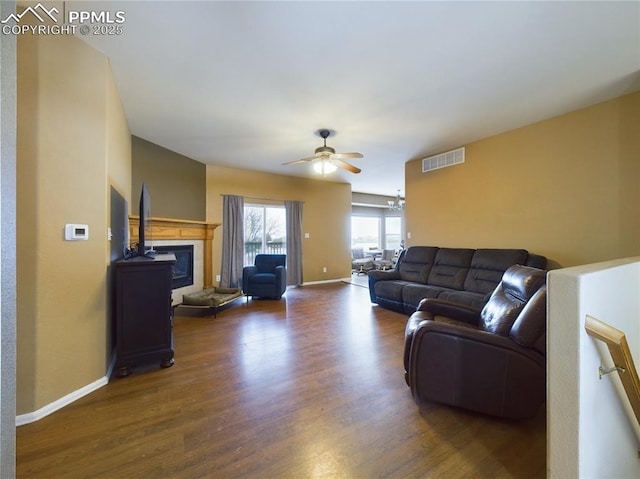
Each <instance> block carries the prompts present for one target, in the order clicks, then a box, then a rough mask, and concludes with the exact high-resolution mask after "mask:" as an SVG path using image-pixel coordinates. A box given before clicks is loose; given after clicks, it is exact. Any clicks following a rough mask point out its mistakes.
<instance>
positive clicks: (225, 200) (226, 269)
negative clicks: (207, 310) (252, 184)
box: [220, 195, 244, 288]
mask: <svg viewBox="0 0 640 479" xmlns="http://www.w3.org/2000/svg"><path fill="white" fill-rule="evenodd" d="M243 255H244V198H243V197H242V196H234V195H222V267H221V271H220V286H221V287H223V288H239V287H241V286H242V267H243V266H244V264H243V263H244V261H243V259H242V257H243Z"/></svg>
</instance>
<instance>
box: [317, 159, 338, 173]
mask: <svg viewBox="0 0 640 479" xmlns="http://www.w3.org/2000/svg"><path fill="white" fill-rule="evenodd" d="M313 169H314V170H315V172H316V173H319V174H321V175H322V176H324V175H330V174H331V173H333V172H334V171H336V170H337V169H338V167H337V166H336V165H334V164H333V163H331V161H329V160H320V161H316V162H315V163H314V164H313Z"/></svg>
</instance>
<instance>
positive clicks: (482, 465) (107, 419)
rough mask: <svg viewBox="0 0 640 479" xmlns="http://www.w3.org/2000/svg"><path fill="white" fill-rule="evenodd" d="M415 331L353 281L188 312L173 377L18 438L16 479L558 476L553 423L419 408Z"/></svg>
mask: <svg viewBox="0 0 640 479" xmlns="http://www.w3.org/2000/svg"><path fill="white" fill-rule="evenodd" d="M177 312H178V314H180V311H179V310H178V311H177ZM406 320H407V318H406V316H405V315H402V314H398V313H394V312H391V311H387V310H384V309H382V308H379V307H377V306H375V305H371V304H370V302H369V297H368V291H367V290H366V289H365V288H362V287H360V286H357V285H352V284H345V283H334V284H328V285H317V286H305V287H300V288H292V289H289V290H288V291H287V293H286V294H285V296H284V297H283V299H282V300H280V301H272V300H251V301H248V302H240V301H237V302H236V303H234V304H233V305H231V306H230V307H228V308H226V309H225V310H223V311H221V312H219V313H218V317H217V318H212V317H197V316H193V315H190V316H187V315H186V314H185V315H183V316H181V315H178V316H176V317H175V321H174V333H175V356H176V363H175V365H174V366H173V367H172V368H169V369H149V370H147V371H134V373H133V374H132V375H131V376H129V377H126V378H119V379H113V380H112V381H111V382H110V383H109V384H108V385H107V386H105V387H103V388H101V389H100V390H98V391H95V392H93V393H91V394H90V395H88V396H86V397H84V398H82V399H80V400H78V401H77V402H75V403H74V404H72V405H69V406H67V407H65V408H64V409H62V410H60V411H58V412H56V413H54V414H52V415H51V416H49V417H46V418H44V419H42V420H40V421H38V422H36V423H33V424H28V425H24V426H21V427H19V428H18V429H17V475H18V477H19V478H30V479H37V478H47V479H50V478H73V479H77V478H101V479H102V478H105V479H106V478H153V479H157V478H178V479H192V478H193V479H196V478H291V477H296V478H350V479H351V478H354V479H358V478H363V479H365V478H366V479H370V478H376V477H379V478H423V477H429V478H431V477H433V478H440V477H442V478H455V477H461V478H462V477H487V478H496V477H504V478H541V477H544V476H545V470H546V461H545V454H546V431H545V412H544V410H541V411H540V414H539V415H538V417H536V418H535V419H533V420H531V421H522V422H511V421H504V420H500V419H495V418H491V417H488V416H483V415H478V414H474V413H470V412H467V411H463V410H459V409H455V408H450V407H447V406H442V405H438V404H433V403H423V404H420V405H418V404H416V403H415V402H414V401H413V399H412V398H411V394H410V390H409V388H408V387H407V386H406V384H405V383H404V377H403V367H402V348H403V338H404V327H405V324H406Z"/></svg>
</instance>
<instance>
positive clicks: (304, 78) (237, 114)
mask: <svg viewBox="0 0 640 479" xmlns="http://www.w3.org/2000/svg"><path fill="white" fill-rule="evenodd" d="M79 3H80V2H67V5H66V8H67V9H73V8H78V9H79V8H84V9H90V10H93V11H99V10H101V9H102V10H109V11H112V12H115V11H117V10H121V11H124V12H125V15H126V21H125V23H124V24H123V25H122V27H123V32H124V33H123V34H122V35H119V36H96V35H87V36H82V38H83V40H85V41H86V42H88V43H90V44H91V45H93V46H94V47H95V48H97V49H98V50H100V51H102V52H104V53H105V54H106V55H107V56H108V57H109V59H110V61H111V67H112V70H113V74H114V76H115V81H116V84H117V86H118V90H119V93H120V96H121V98H122V102H123V105H124V109H125V112H126V115H127V118H128V121H129V126H130V129H131V133H132V134H134V135H136V136H139V137H141V138H144V139H146V140H149V141H151V142H153V143H156V144H158V145H161V146H163V147H165V148H168V149H170V150H174V151H176V152H179V153H181V154H183V155H186V156H188V157H190V158H193V159H195V160H198V161H201V162H203V163H211V164H216V165H224V166H231V167H236V168H248V169H255V170H262V171H268V172H273V173H278V174H285V175H295V176H312V172H311V167H310V165H309V164H298V165H292V166H282V165H281V163H283V162H287V161H292V160H296V159H299V158H303V157H307V156H310V155H312V154H313V152H314V150H315V148H316V147H318V146H320V145H322V139H321V138H320V137H319V136H317V134H316V130H318V129H319V128H329V129H331V130H335V132H336V136H335V137H330V138H329V140H328V141H327V143H328V145H330V146H333V147H334V148H335V149H336V151H338V152H352V151H358V152H361V153H363V155H364V158H362V159H356V160H352V161H351V163H353V164H354V165H356V166H358V167H360V168H362V170H363V172H362V173H361V174H359V175H354V174H351V173H347V172H340V173H339V174H337V175H332V176H331V177H327V179H331V180H336V181H347V182H349V183H351V184H352V190H353V191H357V192H364V193H377V194H387V195H395V193H396V190H397V189H401V190H403V191H404V163H405V162H407V161H409V160H412V159H416V158H422V157H425V156H429V155H431V154H435V153H439V152H442V151H445V150H448V149H451V148H455V147H458V146H463V145H465V144H467V143H469V142H472V141H474V140H478V139H481V138H484V137H487V136H491V135H494V134H496V133H500V132H503V131H507V130H510V129H513V128H517V127H520V126H523V125H527V124H530V123H533V122H536V121H539V120H542V119H545V118H549V117H552V116H556V115H558V114H561V113H565V112H568V111H572V110H575V109H579V108H582V107H584V106H587V105H591V104H594V103H598V102H601V101H605V100H608V99H611V98H614V97H617V96H620V95H622V94H625V93H630V92H632V91H636V90H638V89H640V2H638V1H631V2H609V1H606V2H537V1H533V2H480V1H476V2H454V1H449V2H397V1H385V2H383V1H377V2H361V1H352V2H329V1H319V2H318V1H304V2H302V1H301V2H274V1H263V2H238V1H236V2H214V1H196V2H189V1H181V2H178V1H169V2H90V3H88V4H84V6H83V7H80V6H79Z"/></svg>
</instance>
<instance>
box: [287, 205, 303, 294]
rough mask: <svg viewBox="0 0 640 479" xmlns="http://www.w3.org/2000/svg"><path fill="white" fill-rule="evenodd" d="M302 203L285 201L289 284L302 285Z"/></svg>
mask: <svg viewBox="0 0 640 479" xmlns="http://www.w3.org/2000/svg"><path fill="white" fill-rule="evenodd" d="M302 204H303V203H302V201H285V202H284V209H285V211H286V221H287V284H290V285H296V286H300V285H302Z"/></svg>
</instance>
